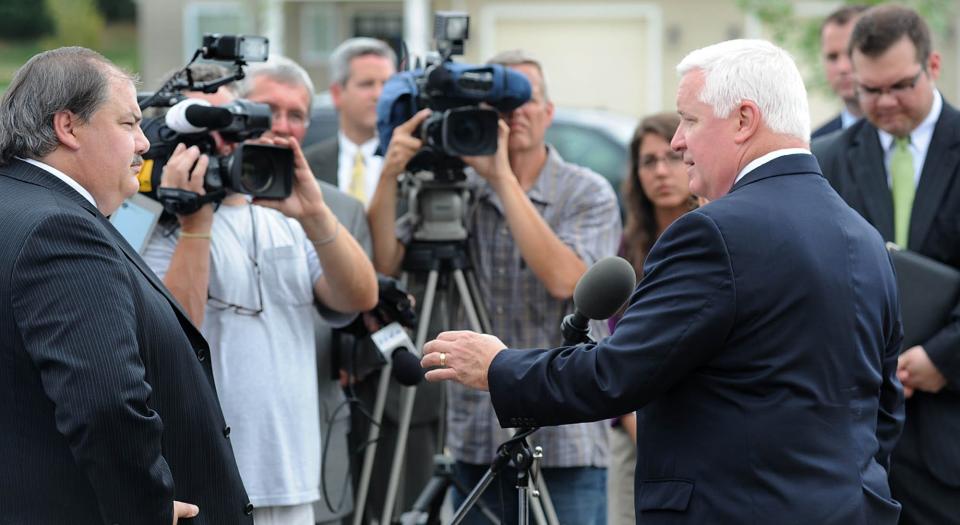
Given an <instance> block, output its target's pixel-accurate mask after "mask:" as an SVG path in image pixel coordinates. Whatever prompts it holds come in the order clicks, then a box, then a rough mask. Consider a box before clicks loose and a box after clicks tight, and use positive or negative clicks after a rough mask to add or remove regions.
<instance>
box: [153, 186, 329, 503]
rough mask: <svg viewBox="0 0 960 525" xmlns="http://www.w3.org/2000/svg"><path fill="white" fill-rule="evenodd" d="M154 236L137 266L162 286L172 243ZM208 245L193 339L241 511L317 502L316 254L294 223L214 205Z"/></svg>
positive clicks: (264, 212)
mask: <svg viewBox="0 0 960 525" xmlns="http://www.w3.org/2000/svg"><path fill="white" fill-rule="evenodd" d="M251 221H253V222H255V223H256V235H255V236H252V235H251V234H250V233H251V232H252V231H253V228H252V227H251ZM161 230H163V229H162V228H158V229H157V230H156V231H154V234H153V236H152V237H151V239H150V242H149V244H148V247H147V250H146V253H145V254H144V260H146V262H147V264H148V265H149V266H150V267H151V268H152V269H153V271H154V272H156V273H157V275H159V276H160V277H161V278H163V276H164V275H165V274H166V271H167V268H168V267H169V265H170V258H171V257H172V255H173V251H174V249H175V248H176V243H177V238H176V235H175V234H174V235H165V233H164V232H163V231H161ZM211 236H212V240H211V249H210V263H211V266H210V289H209V293H210V297H211V298H214V299H211V300H208V302H207V308H206V311H205V316H204V321H203V326H202V327H201V332H203V335H204V337H206V338H207V341H208V342H209V343H210V356H211V360H212V365H213V375H214V380H215V381H216V387H217V393H218V395H219V398H220V405H221V407H222V409H223V415H224V417H225V418H226V421H227V424H228V425H229V426H230V427H231V434H230V440H231V441H232V443H233V451H234V454H235V455H236V458H237V465H238V466H239V468H240V475H241V477H242V478H243V484H244V486H245V487H246V489H247V494H248V496H249V497H250V502H251V503H253V504H254V506H258V507H262V506H275V505H298V504H303V503H310V502H313V501H317V500H318V499H319V487H320V421H319V417H318V413H319V412H318V411H319V405H318V390H317V372H316V370H317V368H316V347H315V340H314V323H313V319H312V317H311V316H312V312H311V310H312V309H313V308H314V306H313V299H314V293H313V285H314V283H315V282H316V281H317V279H319V278H320V276H321V275H322V270H321V268H320V263H319V260H318V258H317V255H316V252H315V251H314V248H313V245H312V244H311V243H310V241H309V240H308V239H307V236H306V234H305V233H304V231H303V228H302V227H301V226H300V224H299V223H298V222H297V221H295V220H293V219H288V218H286V217H284V216H283V215H281V214H280V213H279V212H276V211H274V210H271V209H268V208H263V207H260V206H250V205H244V206H221V207H220V209H219V210H218V211H217V212H216V214H214V221H213V228H212V230H211ZM254 242H255V243H256V251H254ZM254 261H256V265H255V264H254ZM255 266H259V268H260V277H259V291H258V284H257V282H258V279H257V274H256V273H257V272H256V270H255ZM261 295H262V303H261ZM261 304H262V312H260V313H259V314H257V315H242V314H239V313H237V311H236V308H233V307H227V306H225V305H235V306H237V307H241V308H243V309H244V310H245V311H248V312H252V311H256V310H258V309H260V305H261ZM218 305H219V306H218ZM201 512H203V510H202V509H201Z"/></svg>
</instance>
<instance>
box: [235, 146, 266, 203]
mask: <svg viewBox="0 0 960 525" xmlns="http://www.w3.org/2000/svg"><path fill="white" fill-rule="evenodd" d="M240 184H241V186H242V187H243V191H244V193H250V194H252V195H258V194H261V193H263V192H265V191H267V190H268V189H270V187H271V186H273V166H272V163H271V162H270V157H268V156H266V155H263V156H259V155H244V156H243V162H242V164H241V165H240Z"/></svg>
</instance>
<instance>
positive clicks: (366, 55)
mask: <svg viewBox="0 0 960 525" xmlns="http://www.w3.org/2000/svg"><path fill="white" fill-rule="evenodd" d="M396 62H397V59H396V56H395V54H394V52H393V50H392V49H391V48H390V46H388V45H387V44H385V43H384V42H382V41H380V40H376V39H373V38H351V39H349V40H346V41H345V42H343V43H342V44H340V45H339V46H337V48H336V49H335V50H334V51H333V53H332V54H331V55H330V76H331V78H332V82H331V83H330V96H331V97H332V98H333V104H334V106H336V108H337V117H338V121H339V124H340V131H339V132H338V133H337V136H336V137H330V138H329V139H327V140H325V141H323V142H320V143H319V144H316V145H314V146H312V147H310V148H308V149H307V150H306V151H304V154H305V155H306V157H307V162H308V163H309V164H310V169H311V170H313V173H314V174H315V175H316V176H317V178H319V179H320V180H323V181H326V182H328V183H330V184H332V185H334V186H337V187H338V188H340V190H341V191H343V192H345V193H348V194H349V195H351V196H353V197H356V198H357V199H359V200H360V201H361V202H363V203H364V204H366V203H368V202H369V201H370V198H371V197H372V196H373V191H374V189H376V187H377V180H379V178H380V167H381V164H382V159H381V158H380V157H379V156H376V155H375V152H376V150H377V146H378V145H379V141H378V140H377V128H376V125H377V100H378V99H379V98H380V92H381V91H382V90H383V85H384V83H386V81H387V79H388V78H390V75H393V73H394V71H395V67H396V66H395V64H396Z"/></svg>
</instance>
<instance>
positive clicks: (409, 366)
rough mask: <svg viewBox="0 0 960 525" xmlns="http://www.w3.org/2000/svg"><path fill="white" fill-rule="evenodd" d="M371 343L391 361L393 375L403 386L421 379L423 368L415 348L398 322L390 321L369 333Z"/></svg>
mask: <svg viewBox="0 0 960 525" xmlns="http://www.w3.org/2000/svg"><path fill="white" fill-rule="evenodd" d="M370 339H372V340H373V344H374V345H376V347H377V348H378V349H379V350H380V353H382V354H383V357H384V358H386V359H387V360H388V361H390V362H392V363H393V377H394V379H396V380H397V382H398V383H400V384H401V385H404V386H416V385H417V384H419V383H420V382H421V381H423V374H424V371H423V368H421V367H420V357H419V355H418V354H417V349H416V347H415V346H414V344H413V341H411V340H410V336H408V335H407V331H406V330H404V329H403V327H402V326H400V323H396V322H394V323H390V324H388V325H387V326H384V327H383V328H381V329H379V330H377V331H376V332H374V333H372V334H370Z"/></svg>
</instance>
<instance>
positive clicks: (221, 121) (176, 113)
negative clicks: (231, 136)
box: [164, 98, 233, 134]
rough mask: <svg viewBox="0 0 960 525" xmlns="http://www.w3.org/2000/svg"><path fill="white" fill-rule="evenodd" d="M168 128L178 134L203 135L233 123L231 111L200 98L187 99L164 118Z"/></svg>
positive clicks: (171, 109)
mask: <svg viewBox="0 0 960 525" xmlns="http://www.w3.org/2000/svg"><path fill="white" fill-rule="evenodd" d="M164 121H165V122H166V124H167V127H168V128H170V129H172V130H173V131H176V132H177V133H183V134H191V133H203V132H205V131H208V130H211V129H221V128H225V127H227V126H229V125H230V124H231V123H232V122H233V113H231V112H230V110H229V109H226V108H219V107H216V106H212V105H210V103H209V102H207V101H206V100H203V99H198V98H186V99H183V100H181V101H180V102H177V103H176V104H174V105H173V107H171V108H170V109H169V110H168V111H167V114H166V115H165V116H164Z"/></svg>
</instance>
